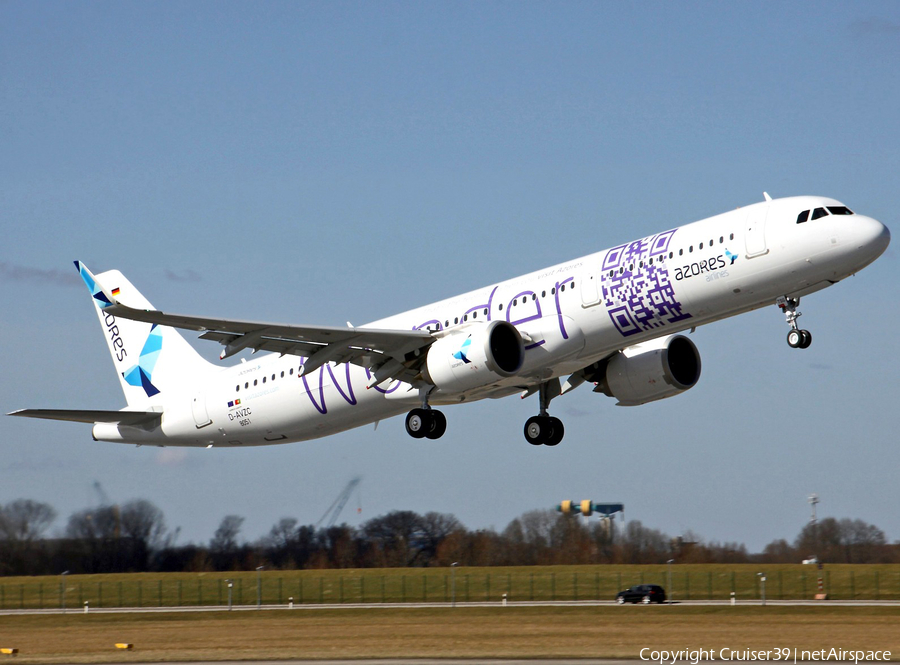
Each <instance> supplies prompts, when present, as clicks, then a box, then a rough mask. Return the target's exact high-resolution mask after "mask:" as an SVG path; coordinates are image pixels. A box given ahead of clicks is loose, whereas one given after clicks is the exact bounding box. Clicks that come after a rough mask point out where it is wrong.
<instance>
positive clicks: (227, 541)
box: [209, 515, 244, 553]
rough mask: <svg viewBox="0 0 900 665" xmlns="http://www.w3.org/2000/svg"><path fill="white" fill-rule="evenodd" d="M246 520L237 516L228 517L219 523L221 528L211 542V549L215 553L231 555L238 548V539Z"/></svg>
mask: <svg viewBox="0 0 900 665" xmlns="http://www.w3.org/2000/svg"><path fill="white" fill-rule="evenodd" d="M243 524H244V518H243V517H238V516H237V515H226V516H225V517H223V518H222V521H221V522H220V523H219V528H218V529H216V532H215V534H213V537H212V540H210V541H209V549H210V550H211V551H213V552H217V553H218V552H221V553H230V552H234V551H235V550H236V549H237V547H238V541H237V537H238V534H239V533H240V532H241V526H243Z"/></svg>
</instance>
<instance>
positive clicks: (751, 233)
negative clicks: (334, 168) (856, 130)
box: [94, 197, 890, 446]
mask: <svg viewBox="0 0 900 665" xmlns="http://www.w3.org/2000/svg"><path fill="white" fill-rule="evenodd" d="M841 205H842V204H840V203H839V202H837V201H834V200H832V199H824V198H820V197H795V198H788V199H777V200H774V201H767V202H763V203H757V204H754V205H751V206H748V207H746V208H740V209H737V210H733V211H731V212H727V213H724V214H721V215H717V216H715V217H711V218H708V219H705V220H702V221H699V222H695V223H693V224H688V225H686V226H681V227H678V228H676V229H673V230H669V231H665V232H663V233H660V234H657V235H654V236H650V237H647V238H643V239H640V240H637V241H634V242H631V243H626V244H623V245H620V246H618V247H614V248H612V249H607V250H603V251H600V252H597V253H595V254H589V255H587V256H583V257H581V258H578V259H575V260H573V261H569V262H566V263H562V264H559V265H555V266H551V267H549V268H545V269H543V270H538V271H536V272H533V273H530V274H527V275H523V276H521V277H517V278H514V279H510V280H507V281H505V282H500V283H498V284H493V285H491V286H487V287H485V288H482V289H477V290H475V291H471V292H469V293H465V294H462V295H459V296H456V297H454V298H450V299H447V300H442V301H440V302H436V303H433V304H430V305H426V306H424V307H419V308H417V309H414V310H410V311H408V312H404V313H402V314H398V315H396V316H392V317H389V318H386V319H382V320H380V321H375V322H373V323H371V324H369V325H368V326H366V327H367V328H383V329H394V330H400V329H406V330H409V329H428V330H430V331H433V332H434V333H435V334H436V335H442V334H447V331H451V332H452V331H454V330H456V329H462V328H463V327H474V326H483V325H485V324H487V323H489V322H491V321H494V320H497V319H501V320H504V321H507V322H509V323H511V324H513V325H514V326H515V327H516V328H517V329H518V330H519V331H520V332H521V333H523V337H524V338H525V340H526V352H525V360H524V364H523V366H522V368H521V370H520V371H519V372H518V373H517V374H516V375H515V376H513V377H510V378H504V379H500V380H497V381H495V382H492V383H491V384H490V385H488V386H484V387H480V388H477V389H473V390H469V391H465V392H457V393H449V394H448V393H444V392H442V391H440V390H437V391H435V392H434V393H432V394H431V396H430V402H431V404H450V403H460V402H466V401H473V400H477V399H483V398H485V397H500V396H504V395H511V394H515V393H519V392H521V391H522V390H523V389H526V388H528V387H532V386H535V385H537V384H539V383H542V382H545V381H547V380H549V379H552V378H554V377H564V376H566V375H569V374H572V373H574V372H577V371H579V370H580V369H582V368H584V367H586V366H588V365H590V364H592V363H594V362H596V361H598V360H602V359H603V358H606V357H608V356H610V354H613V353H615V352H616V351H618V350H621V349H623V348H626V347H630V346H633V345H635V344H638V343H640V342H644V341H646V340H649V339H652V338H656V337H660V336H663V335H670V334H673V333H676V332H679V331H682V330H686V329H690V328H693V327H696V326H700V325H704V324H707V323H711V322H713V321H717V320H719V319H723V318H726V317H729V316H734V315H736V314H740V313H742V312H747V311H750V310H753V309H757V308H759V307H763V306H766V305H771V304H773V303H774V302H775V299H776V298H778V297H780V296H790V297H799V296H802V295H806V294H809V293H813V292H815V291H818V290H820V289H822V288H825V287H826V286H829V285H831V284H834V283H835V282H837V281H840V280H841V279H844V278H845V277H847V276H849V275H851V274H853V273H855V272H857V271H858V270H860V269H862V268H864V267H865V266H866V265H868V264H869V263H871V262H872V261H874V260H875V259H876V258H877V257H878V256H879V255H880V254H881V253H882V252H883V251H884V249H885V247H886V246H887V243H888V241H889V237H890V236H889V233H888V231H887V229H886V228H885V227H884V226H883V225H882V224H881V223H880V222H878V221H876V220H874V219H872V218H870V217H866V216H863V215H859V214H852V215H827V216H823V217H821V218H819V219H815V220H811V221H807V222H805V223H797V216H798V213H800V212H801V211H804V210H811V209H815V208H820V207H827V206H841ZM301 365H302V359H301V358H298V357H296V356H290V355H286V356H278V355H275V354H272V355H265V356H261V357H259V358H257V357H254V358H253V359H252V360H249V361H245V362H242V363H240V364H238V365H236V366H233V367H228V368H224V369H222V370H221V371H220V372H217V373H214V374H211V375H209V376H207V377H204V379H203V382H202V384H199V385H190V386H185V390H184V392H183V393H181V394H179V395H170V394H167V395H166V398H165V401H163V402H162V403H161V404H160V405H159V407H161V409H162V411H163V413H164V415H163V419H162V424H161V426H160V427H158V428H155V429H153V430H150V431H145V430H141V429H139V428H126V427H117V426H115V425H108V424H97V425H95V427H94V437H95V438H97V439H100V440H109V441H123V440H125V441H132V442H134V443H146V444H156V445H196V446H208V445H215V446H220V445H221V446H229V445H233V446H237V445H264V444H270V443H287V442H291V441H302V440H307V439H314V438H318V437H322V436H326V435H329V434H334V433H336V432H341V431H344V430H348V429H351V428H354V427H358V426H360V425H364V424H367V423H372V422H376V421H378V420H382V419H385V418H389V417H392V416H395V415H398V414H400V413H403V412H405V411H408V410H409V409H410V407H412V406H416V405H418V404H419V402H420V397H419V391H418V390H413V389H412V388H411V387H410V386H409V385H408V384H405V383H399V382H393V383H385V384H383V385H380V386H376V387H374V388H371V389H367V388H366V385H367V384H368V383H369V379H370V374H369V372H368V370H366V369H364V368H362V367H360V366H358V365H353V364H337V365H335V364H332V363H329V364H326V365H324V366H322V367H320V368H318V369H316V370H315V371H313V372H310V374H309V375H303V376H302V377H301V376H300V371H299V370H300V366H301Z"/></svg>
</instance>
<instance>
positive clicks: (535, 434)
mask: <svg viewBox="0 0 900 665" xmlns="http://www.w3.org/2000/svg"><path fill="white" fill-rule="evenodd" d="M546 436H547V422H546V419H545V418H544V417H543V416H531V418H529V419H528V420H526V421H525V440H526V441H527V442H528V443H530V444H531V445H532V446H541V445H543V444H544V438H545V437H546Z"/></svg>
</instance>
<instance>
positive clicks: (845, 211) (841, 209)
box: [828, 206, 853, 215]
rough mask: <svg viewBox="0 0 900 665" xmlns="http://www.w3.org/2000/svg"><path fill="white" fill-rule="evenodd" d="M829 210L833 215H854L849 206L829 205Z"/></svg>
mask: <svg viewBox="0 0 900 665" xmlns="http://www.w3.org/2000/svg"><path fill="white" fill-rule="evenodd" d="M828 212H830V213H831V214H832V215H852V214H853V211H852V210H850V208H848V207H847V206H828Z"/></svg>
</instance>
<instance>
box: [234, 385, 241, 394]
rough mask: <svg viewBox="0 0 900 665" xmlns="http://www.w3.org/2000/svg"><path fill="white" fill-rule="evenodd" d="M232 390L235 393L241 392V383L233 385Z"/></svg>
mask: <svg viewBox="0 0 900 665" xmlns="http://www.w3.org/2000/svg"><path fill="white" fill-rule="evenodd" d="M234 392H236V393H239V392H241V384H238V385H236V386H235V387H234Z"/></svg>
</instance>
